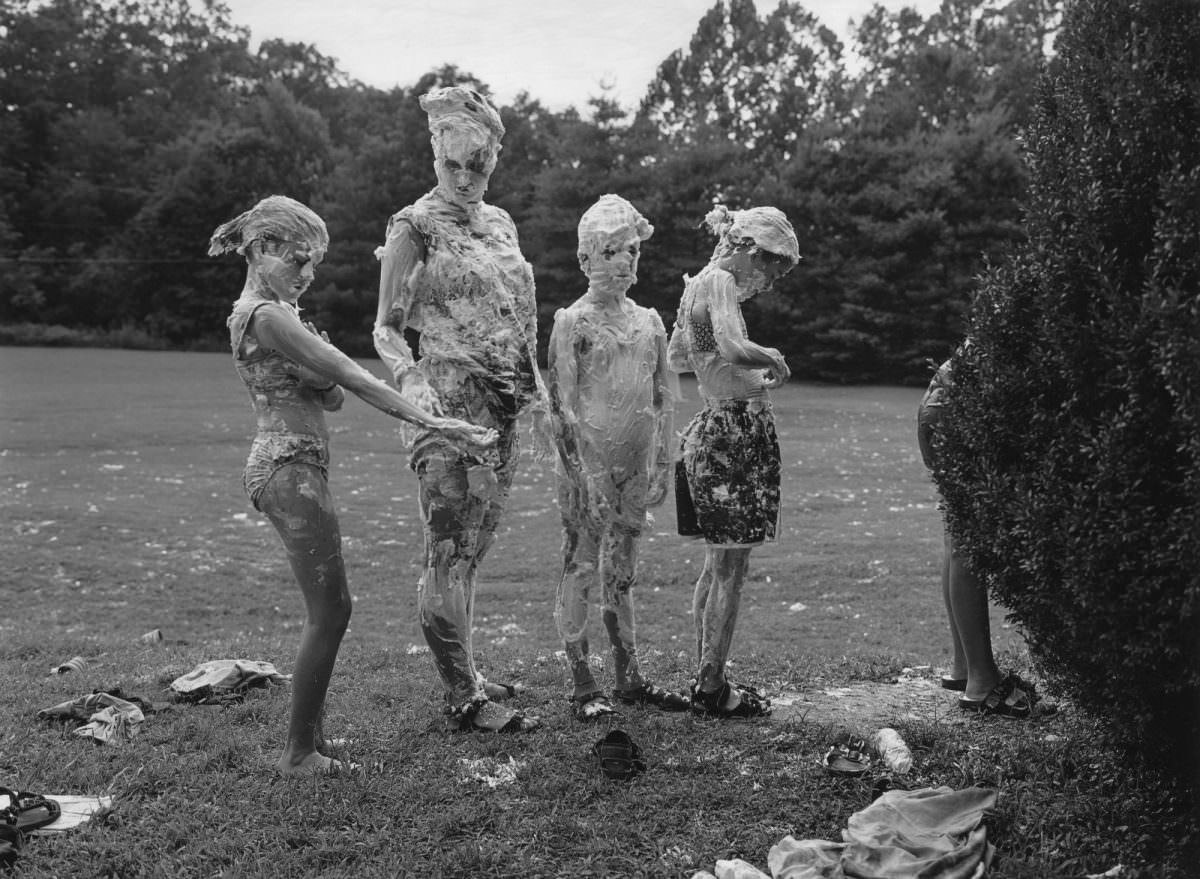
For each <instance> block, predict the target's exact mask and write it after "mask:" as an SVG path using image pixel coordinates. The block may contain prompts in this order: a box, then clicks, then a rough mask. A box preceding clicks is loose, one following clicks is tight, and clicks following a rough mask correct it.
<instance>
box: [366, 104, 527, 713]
mask: <svg viewBox="0 0 1200 879" xmlns="http://www.w3.org/2000/svg"><path fill="white" fill-rule="evenodd" d="M421 107H422V108H423V109H424V110H425V111H426V113H428V115H429V130H430V133H431V135H432V137H431V139H432V143H433V153H434V172H435V174H436V175H437V186H436V187H435V188H434V189H433V190H431V191H430V192H429V193H427V194H426V195H425V196H423V197H422V198H421V199H419V200H418V201H417V202H416V203H414V204H412V205H409V206H408V207H406V208H404V209H403V210H401V211H399V212H397V213H396V214H394V215H393V216H392V217H391V219H389V220H388V225H387V240H386V242H385V244H384V245H383V246H382V247H380V248H379V249H378V250H377V251H376V256H377V257H378V258H379V260H380V264H381V266H380V278H379V307H378V310H377V312H376V317H375V330H374V334H373V336H374V342H375V349H376V350H377V351H378V352H379V356H380V357H382V358H383V360H384V362H385V363H386V364H387V365H388V368H389V369H390V370H391V373H392V377H393V378H394V380H395V382H396V387H397V388H398V389H399V390H400V392H401V393H402V394H403V395H404V396H405V397H406V398H407V399H409V400H412V401H413V402H414V403H418V404H419V405H422V406H428V407H429V408H430V409H431V410H432V411H434V412H446V413H450V414H453V415H455V416H456V417H459V418H462V419H464V420H465V421H469V422H471V423H472V424H478V425H480V426H483V427H488V428H492V429H494V430H496V431H497V432H498V433H499V435H500V441H499V443H498V445H497V452H498V454H497V455H496V456H494V457H493V458H490V459H482V458H480V457H478V456H475V455H471V454H469V453H465V452H464V450H463V449H461V448H460V447H457V446H454V445H452V444H448V443H445V442H444V441H443V440H442V438H441V437H439V436H438V435H436V434H432V433H429V432H428V431H420V430H418V431H415V432H411V433H410V435H409V436H408V437H407V440H408V441H409V444H410V450H411V455H410V459H409V464H410V466H411V467H412V469H413V470H415V471H416V473H417V477H418V479H419V480H420V483H421V497H420V513H421V517H422V520H423V522H424V526H425V561H424V570H423V571H422V574H421V578H420V580H419V581H418V584H417V603H418V612H419V614H420V623H421V630H422V632H423V633H424V635H425V640H426V643H427V644H428V645H429V649H430V651H431V653H432V654H433V659H434V664H435V665H436V667H437V670H438V673H439V675H440V676H441V678H442V684H443V687H444V696H445V706H444V710H445V713H446V715H447V717H448V719H449V724H450V726H451V728H453V729H458V730H471V729H480V730H491V731H521V730H529V729H532V728H533V727H535V726H536V725H537V721H536V720H535V719H534V718H532V717H526V716H525V715H523V714H521V713H519V712H517V711H514V710H512V709H511V708H509V707H507V706H501V705H499V704H497V702H496V701H494V700H499V699H503V698H506V697H508V696H510V695H514V694H515V688H514V687H512V686H511V685H505V684H499V683H494V682H489V681H487V680H485V679H484V677H483V675H482V674H480V673H479V672H478V671H477V670H476V667H475V657H474V654H473V648H472V628H473V625H474V623H473V615H474V607H475V584H476V575H477V571H478V567H479V564H480V562H481V561H482V560H483V557H484V555H485V554H486V553H487V551H488V548H489V547H490V546H491V545H492V542H493V541H494V540H495V536H496V527H497V524H498V523H499V521H500V516H501V513H502V512H503V509H504V504H505V501H506V500H507V499H508V494H509V490H510V488H511V486H512V479H513V466H514V465H515V463H516V458H517V451H518V448H517V430H516V427H517V419H518V417H519V416H520V415H521V414H523V413H526V412H528V413H530V414H532V415H533V421H534V430H535V433H534V437H535V442H538V443H539V444H540V446H541V451H542V452H543V453H544V452H545V451H547V450H548V449H549V439H548V431H547V428H546V423H545V415H546V392H545V389H544V387H543V385H542V378H541V373H540V372H539V371H538V368H537V361H536V356H537V307H536V304H535V302H534V288H533V269H532V267H531V266H530V265H529V263H528V262H526V261H525V258H524V256H522V254H521V249H520V246H519V243H518V240H517V229H516V226H514V225H513V221H512V218H511V217H509V215H508V214H507V213H506V212H505V211H503V210H501V209H500V208H497V207H493V206H492V205H489V204H487V203H485V202H484V200H483V196H484V193H485V192H486V191H487V185H488V180H489V179H490V177H491V174H492V171H493V170H495V167H496V159H497V156H498V155H499V152H500V138H501V137H502V136H503V134H504V125H503V124H502V123H501V121H500V115H499V113H497V112H496V110H495V108H494V107H493V106H492V105H491V104H490V103H489V102H488V101H487V99H486V98H484V97H483V96H482V95H480V94H479V93H478V92H476V91H474V90H472V89H468V88H463V87H461V86H455V87H451V88H444V89H439V90H437V91H434V92H430V93H429V94H427V95H424V96H422V97H421ZM406 333H407V334H408V337H407V338H406ZM410 338H411V339H412V344H411V345H410Z"/></svg>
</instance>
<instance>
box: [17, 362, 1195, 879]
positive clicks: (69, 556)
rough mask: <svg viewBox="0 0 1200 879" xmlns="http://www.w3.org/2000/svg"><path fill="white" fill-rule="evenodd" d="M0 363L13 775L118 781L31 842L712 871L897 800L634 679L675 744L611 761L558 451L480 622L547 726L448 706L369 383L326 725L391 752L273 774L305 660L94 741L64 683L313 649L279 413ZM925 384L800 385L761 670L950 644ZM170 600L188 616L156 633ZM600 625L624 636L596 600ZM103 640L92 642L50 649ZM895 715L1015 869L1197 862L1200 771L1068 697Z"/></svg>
mask: <svg viewBox="0 0 1200 879" xmlns="http://www.w3.org/2000/svg"><path fill="white" fill-rule="evenodd" d="M367 365H368V367H369V368H372V369H373V370H374V371H376V372H377V373H381V369H380V364H378V363H377V362H368V364H367ZM685 391H686V392H687V396H688V400H687V402H686V403H685V404H684V411H683V412H682V413H681V416H680V419H679V425H678V426H680V427H682V425H683V423H685V422H686V419H687V418H688V417H690V415H691V413H692V412H693V411H694V410H695V407H696V405H697V400H696V393H695V385H694V384H693V383H685ZM0 394H2V402H3V420H2V421H0V497H2V498H3V505H2V506H0V558H2V559H3V567H2V569H0V661H2V662H3V666H2V668H3V672H4V681H5V684H6V686H5V687H3V688H2V689H0V784H3V785H7V786H9V787H20V788H23V789H28V790H37V791H43V792H47V793H57V794H67V793H72V794H89V795H97V794H102V793H103V794H111V795H113V796H114V797H115V799H116V806H117V808H116V810H115V811H114V812H113V813H112V814H111V815H109V816H108V817H107V818H106V819H105V820H103V821H99V822H95V823H93V824H91V825H88V826H85V827H84V828H80V829H78V830H76V831H72V832H70V833H68V834H62V835H57V836H54V837H39V838H37V839H36V840H35V841H34V842H32V843H31V845H30V846H29V847H28V849H27V850H26V853H25V854H24V855H23V857H22V858H21V860H20V862H19V864H20V869H19V870H18V875H22V874H23V875H29V876H64V877H66V876H70V877H74V876H118V877H134V876H161V875H174V876H179V877H184V876H215V875H223V876H279V877H284V876H304V875H309V874H312V873H316V872H318V871H320V872H321V873H322V875H330V876H340V875H344V876H355V877H374V876H380V877H383V876H422V877H436V876H513V877H518V876H519V877H550V876H622V877H624V876H647V877H689V876H691V875H692V873H693V872H695V871H696V870H698V869H707V870H712V869H713V867H714V863H715V861H716V860H717V859H725V858H732V857H740V858H743V859H745V860H747V861H750V862H751V863H754V864H755V865H757V866H758V867H759V868H760V869H764V870H765V869H766V856H767V852H768V850H769V849H770V847H771V845H772V844H774V843H775V842H777V841H778V840H779V839H781V838H782V837H783V836H785V835H788V834H791V835H793V836H795V837H796V838H798V839H801V838H821V839H833V840H838V839H840V834H841V830H842V829H843V828H844V827H845V825H846V820H847V819H848V817H849V816H850V814H851V813H853V812H855V811H857V810H858V809H861V808H863V807H864V806H866V805H867V804H868V803H869V802H870V800H871V784H872V780H873V779H872V778H871V777H867V778H866V779H849V780H848V779H837V778H833V777H830V776H827V775H825V774H824V773H823V772H822V771H821V769H820V768H819V767H818V766H817V762H816V761H817V758H818V757H819V756H820V754H821V752H822V751H823V750H824V747H825V745H826V743H827V741H828V739H829V738H830V736H831V735H832V734H833V733H834V732H836V725H831V724H826V723H812V722H801V721H794V720H789V721H786V722H780V721H778V720H771V721H764V722H754V723H731V724H717V723H711V722H702V721H694V720H693V719H692V718H691V717H687V716H676V715H661V714H657V713H653V712H643V711H638V710H630V711H627V712H626V714H625V716H624V717H623V718H622V719H621V721H620V725H621V726H622V728H624V729H626V730H628V731H629V732H630V734H631V735H632V736H633V738H634V739H635V740H636V741H638V742H639V744H641V745H642V747H643V749H644V751H645V752H646V758H647V761H648V763H649V764H650V770H649V771H648V772H647V773H646V774H645V775H644V776H641V777H640V778H638V779H636V780H635V781H633V782H630V783H624V784H623V783H617V782H611V781H607V780H605V779H603V778H602V777H600V775H599V773H598V772H597V771H596V770H595V768H594V766H593V765H592V762H591V758H590V754H589V749H590V747H591V745H592V743H593V742H595V741H596V739H597V738H598V737H599V736H600V734H601V733H602V732H603V730H602V729H598V728H597V727H589V726H584V725H582V724H579V723H577V722H576V721H574V720H573V719H572V718H571V716H570V713H569V710H568V705H567V702H566V695H567V692H568V685H567V674H566V670H565V668H564V665H563V662H562V659H561V657H560V655H559V652H560V645H559V644H558V641H557V635H556V632H555V627H554V620H553V608H552V605H553V597H554V591H555V585H556V581H557V574H558V568H559V528H558V515H557V509H556V507H555V502H554V492H553V471H552V468H551V467H550V466H549V465H548V464H542V463H539V462H535V461H533V460H531V459H529V458H524V459H523V460H522V463H521V467H520V469H519V472H518V474H517V479H516V483H515V486H514V490H513V495H512V500H511V503H510V506H509V510H508V512H507V515H506V518H505V520H504V522H503V523H502V527H501V532H500V535H499V539H498V540H497V543H496V545H495V546H494V547H493V549H492V551H491V553H490V555H489V557H488V559H487V561H486V563H485V567H484V569H483V573H482V577H481V584H480V592H479V598H478V603H477V627H476V632H477V636H476V644H477V648H478V649H479V651H480V659H481V665H482V668H483V669H484V671H485V672H486V673H487V674H488V676H489V677H491V678H493V679H495V680H514V679H515V680H520V681H521V682H523V683H524V684H526V685H527V687H528V690H527V691H526V693H525V694H523V695H522V697H521V700H520V701H521V704H522V706H523V707H525V708H527V709H529V710H531V711H532V712H533V713H536V714H539V715H540V716H541V717H542V718H543V720H544V722H545V725H544V727H543V728H542V729H541V730H539V731H537V732H535V733H532V734H529V735H527V736H521V737H502V736H501V737H498V736H491V737H489V736H484V735H450V734H448V733H446V732H444V731H443V728H442V725H441V718H440V716H439V714H438V710H439V707H440V688H439V685H438V683H437V681H436V677H435V674H434V671H433V667H432V662H431V661H430V658H429V656H428V655H427V654H426V653H425V652H424V650H423V640H422V638H421V635H420V632H419V630H418V627H417V625H416V622H415V617H416V614H415V610H416V595H415V583H416V579H417V576H418V573H419V565H420V558H421V541H420V529H419V524H418V517H417V512H416V503H415V488H416V479H415V477H414V476H413V474H412V473H411V471H409V470H408V469H407V466H406V463H405V457H404V455H403V454H401V453H399V452H398V451H397V448H398V442H397V439H396V431H395V428H394V427H393V423H392V422H391V421H390V420H389V419H387V418H386V417H384V416H383V415H381V414H380V413H378V412H376V411H375V410H374V409H371V408H370V407H369V406H367V405H366V404H364V403H362V402H361V401H359V400H357V399H353V398H352V399H350V400H349V401H348V402H347V404H346V407H345V409H344V411H343V412H341V413H337V414H334V415H333V416H331V426H332V429H333V455H334V464H333V467H332V470H331V474H330V476H331V483H332V487H333V492H334V496H335V498H336V499H337V501H338V504H339V508H340V510H341V524H342V532H343V535H344V547H343V548H344V553H345V556H346V560H347V568H348V572H349V576H350V583H351V590H352V592H353V594H354V597H355V610H354V618H353V620H352V622H351V630H350V633H349V635H348V637H347V640H346V642H345V644H344V646H343V648H342V652H341V656H340V659H339V664H338V667H337V669H336V671H335V673H334V680H333V685H332V689H331V692H330V698H329V704H328V714H327V718H326V728H327V732H328V733H329V734H330V735H336V736H345V737H348V738H349V739H351V740H352V744H351V745H350V746H349V747H348V751H347V756H349V757H350V758H351V759H353V760H355V761H356V762H359V763H361V764H363V766H364V767H365V768H366V772H364V773H362V774H360V775H353V776H347V777H339V778H333V779H323V780H305V781H284V780H282V779H279V778H277V777H274V776H273V774H272V773H271V771H270V770H269V767H270V765H271V764H272V763H273V761H274V759H275V757H276V756H277V753H278V750H279V748H280V746H281V744H282V736H283V729H284V720H285V713H286V709H287V703H288V698H289V695H288V691H287V688H286V687H280V688H276V689H274V690H270V691H262V692H255V693H253V694H252V695H251V696H250V697H249V698H248V699H247V700H246V701H245V702H244V703H242V704H240V705H235V706H232V707H228V708H213V707H184V706H176V707H174V708H172V709H171V710H169V711H167V712H164V713H161V714H158V715H154V716H151V717H150V718H148V719H147V721H146V723H145V724H144V725H143V728H142V733H141V735H140V736H139V737H137V738H136V739H135V740H134V741H133V742H131V743H129V744H126V745H122V746H119V747H113V746H93V745H90V744H88V743H87V742H85V741H84V740H82V739H79V738H76V737H73V736H72V735H71V734H70V730H69V729H67V730H64V729H63V728H61V727H58V726H55V725H51V724H49V723H46V722H43V721H39V720H37V719H35V714H36V712H37V711H38V709H40V708H45V707H49V706H51V705H54V704H56V703H58V702H62V701H65V700H67V699H70V698H74V697H75V696H79V695H83V694H86V693H88V692H91V690H92V689H94V688H108V687H112V686H118V685H119V686H120V687H122V688H123V689H124V691H125V692H127V693H133V694H137V695H139V696H142V697H143V698H146V699H148V700H152V701H162V700H164V699H165V694H164V688H165V687H166V685H167V684H168V683H169V682H170V681H171V680H172V679H174V678H175V677H176V676H178V675H180V674H183V673H185V672H187V671H189V670H190V669H191V668H193V667H194V666H195V665H196V664H198V663H199V662H202V661H205V660H208V659H219V658H234V657H245V658H251V659H263V660H268V661H270V662H273V663H275V665H276V666H277V667H278V668H279V669H280V671H282V672H285V673H287V672H289V671H290V667H291V657H292V653H293V651H294V648H295V642H296V639H297V634H298V630H299V625H300V622H301V602H300V597H299V593H298V590H297V589H296V587H295V586H294V584H293V582H292V580H291V576H290V573H289V572H288V570H287V568H286V565H285V562H284V558H283V552H282V549H281V547H280V546H279V544H278V539H277V537H276V535H275V533H274V531H273V530H272V529H271V528H270V526H269V525H268V524H267V523H266V521H265V519H264V518H263V517H261V516H260V515H259V514H257V513H255V512H254V510H253V509H252V508H251V507H250V506H249V503H248V502H247V500H246V499H245V496H244V495H243V493H242V489H241V467H242V463H243V461H244V459H245V455H246V451H247V449H248V446H249V437H250V435H251V433H252V427H253V422H252V415H251V412H250V409H249V404H248V402H247V400H246V396H245V391H244V389H243V388H242V387H241V385H240V382H239V380H238V378H237V376H236V374H235V372H234V370H233V367H232V364H231V363H230V360H229V358H228V357H225V356H222V355H214V354H183V353H158V352H129V351H112V350H87V349H49V348H15V347H12V348H0ZM919 396H920V391H919V390H917V389H912V388H882V387H868V388H850V389H847V388H832V387H818V386H809V385H792V386H789V387H788V388H787V389H785V390H784V391H783V392H781V393H778V394H776V395H775V398H774V399H775V406H776V413H777V419H778V424H779V432H780V440H781V444H782V447H783V460H784V485H783V496H784V512H783V522H784V525H783V531H782V534H781V536H780V539H779V540H778V541H777V542H776V543H774V544H772V545H770V546H767V547H763V548H761V549H759V550H756V551H755V553H754V556H753V558H752V561H751V577H750V582H749V583H748V584H747V589H746V593H745V597H744V600H743V609H742V614H741V617H740V619H739V624H738V635H737V638H736V640H735V644H734V651H733V653H734V655H733V669H734V674H735V675H736V676H737V677H739V678H740V679H743V680H746V681H752V682H757V683H759V684H761V685H763V686H764V687H765V688H766V690H767V691H768V692H779V691H783V690H800V691H803V690H804V689H805V688H811V687H815V686H828V685H830V684H837V685H841V684H846V683H849V682H852V681H854V680H889V679H891V678H894V677H895V676H896V675H897V674H898V673H899V672H900V670H901V669H902V668H904V667H906V666H931V667H932V668H933V669H934V670H936V669H937V668H939V667H942V666H943V665H944V664H945V663H946V661H947V658H948V657H947V648H946V642H947V638H946V630H945V622H944V615H943V614H944V612H943V610H942V606H941V597H940V594H939V588H940V587H939V582H938V572H939V566H940V555H941V528H940V521H939V517H938V512H937V507H936V497H935V494H934V491H933V486H932V484H931V483H930V481H929V479H928V477H927V475H926V473H925V471H924V469H923V467H922V465H921V462H920V458H919V456H918V454H917V450H916V444H915V438H914V417H915V409H916V405H917V401H918V399H919ZM671 504H672V500H670V499H668V503H667V505H665V506H664V507H662V508H660V509H659V510H657V511H655V520H654V523H653V525H652V526H651V527H650V528H649V529H648V531H647V533H646V535H645V537H644V538H643V544H642V566H641V580H640V583H639V586H638V588H637V593H636V594H637V601H638V605H637V608H638V627H639V642H640V644H641V646H642V652H643V656H644V660H643V665H644V669H645V670H646V671H647V672H648V673H649V674H650V676H652V677H653V678H654V679H655V680H656V681H658V682H659V683H662V684H664V685H668V686H672V687H679V688H682V687H684V686H685V685H686V681H687V679H688V677H689V676H690V673H691V655H690V650H691V645H692V644H693V643H694V642H693V638H692V623H691V619H690V603H691V588H692V584H693V582H694V580H695V576H696V573H697V572H698V570H699V564H700V562H701V559H702V554H703V548H702V546H701V545H699V544H697V543H693V542H689V541H684V540H682V539H680V538H678V537H676V536H675V535H674V526H675V517H674V511H673V508H672V506H671ZM154 628H159V629H161V630H162V631H163V633H164V635H165V641H163V642H162V643H161V644H158V645H156V646H152V645H147V644H144V643H142V642H140V641H139V640H138V636H139V635H141V634H142V633H143V632H146V631H148V630H150V629H154ZM592 631H593V638H592V640H593V644H594V645H595V646H596V648H597V658H604V656H605V653H606V651H604V650H602V649H599V648H600V646H601V644H602V642H603V637H602V632H601V626H600V622H599V613H598V612H593V624H592ZM993 637H994V642H995V649H996V651H997V653H998V655H999V656H1000V657H1001V658H1002V662H1003V664H1007V665H1013V666H1017V667H1020V668H1022V669H1027V668H1028V664H1029V660H1028V657H1027V655H1026V653H1025V650H1024V645H1023V642H1022V640H1021V638H1020V635H1019V632H1018V631H1017V630H1016V629H1015V628H1013V627H1011V626H1009V625H1007V624H1006V623H1005V620H1004V616H1003V612H1002V611H1001V610H999V609H997V610H996V612H995V615H994V619H993ZM77 654H78V655H82V656H84V657H85V658H87V660H88V666H87V668H86V669H85V670H84V671H83V672H81V673H78V674H68V675H63V676H55V677H51V676H48V675H47V672H48V670H49V669H50V667H51V666H53V665H56V664H57V663H59V662H61V661H63V660H65V659H68V658H70V657H71V656H74V655H77ZM931 673H932V672H931ZM599 679H600V680H601V681H602V682H610V681H611V669H610V668H609V669H606V670H605V671H604V672H602V673H601V674H600V675H599ZM948 698H949V697H948ZM897 727H898V728H899V729H900V730H901V732H902V733H903V734H904V735H905V738H906V739H907V740H908V741H909V744H910V745H911V746H913V748H914V750H915V752H916V767H915V769H914V772H913V774H912V775H910V776H909V778H908V779H907V780H906V784H907V785H908V786H910V787H925V786H939V785H948V786H950V787H955V788H959V787H963V786H966V785H970V784H976V783H980V784H990V785H995V786H996V787H997V788H998V792H999V796H998V802H997V806H996V809H995V811H994V813H993V814H991V815H990V816H989V818H988V821H987V826H988V831H989V839H990V840H991V841H992V842H993V843H994V844H995V845H996V847H997V853H998V856H999V861H998V863H997V864H996V865H995V866H994V869H993V871H992V872H991V873H990V874H989V875H993V876H1001V877H1039V879H1040V877H1044V876H1051V875H1054V876H1079V877H1082V876H1084V875H1086V874H1088V873H1100V872H1104V871H1106V870H1109V869H1111V868H1113V867H1115V866H1116V865H1118V864H1122V865H1124V872H1122V873H1121V876H1123V877H1130V876H1145V877H1150V876H1153V877H1182V876H1188V875H1195V874H1194V873H1190V872H1189V871H1188V869H1185V865H1186V864H1188V863H1189V861H1188V857H1189V854H1188V850H1189V846H1194V845H1195V844H1196V841H1197V830H1196V828H1195V825H1194V823H1192V822H1191V821H1190V820H1189V819H1188V817H1187V816H1186V812H1185V810H1184V804H1183V803H1182V802H1181V801H1180V800H1179V799H1178V798H1177V797H1176V796H1175V795H1173V794H1172V793H1170V792H1169V791H1167V790H1165V789H1164V788H1163V787H1162V786H1161V785H1155V784H1153V783H1152V782H1151V780H1150V779H1148V778H1146V777H1143V776H1141V775H1139V774H1138V773H1137V771H1136V770H1133V769H1129V768H1127V762H1126V761H1124V760H1123V759H1122V758H1121V757H1120V756H1119V755H1118V754H1116V753H1115V752H1113V751H1111V750H1109V749H1108V748H1107V746H1106V744H1105V742H1104V740H1103V737H1102V736H1101V735H1100V734H1099V733H1098V731H1097V729H1096V727H1095V724H1094V723H1093V722H1092V721H1091V720H1090V719H1089V718H1087V717H1085V716H1082V715H1080V714H1078V713H1077V712H1075V711H1074V710H1072V709H1071V708H1070V707H1069V706H1067V707H1066V708H1065V709H1064V711H1063V712H1061V714H1060V715H1059V716H1058V717H1055V718H1050V719H1043V720H1039V721H1037V722H1034V723H1025V724H1022V723H1015V722H1006V721H999V720H997V721H991V720H986V721H981V722H978V723H971V724H968V725H966V726H960V725H939V724H923V725H915V724H908V725H905V724H903V723H899V722H898V723H897ZM858 731H859V732H860V733H862V734H868V733H869V732H870V730H858ZM481 779H482V780H481ZM1191 851H1192V853H1194V848H1193V849H1191Z"/></svg>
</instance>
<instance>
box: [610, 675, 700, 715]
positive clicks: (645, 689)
mask: <svg viewBox="0 0 1200 879" xmlns="http://www.w3.org/2000/svg"><path fill="white" fill-rule="evenodd" d="M613 696H614V697H616V700H617V701H618V702H624V703H625V704H626V705H653V706H654V707H655V708H661V709H662V710H663V711H687V710H688V709H689V708H691V707H692V700H691V699H689V698H688V697H687V696H685V695H683V693H672V692H671V691H670V690H664V689H663V688H662V687H656V686H655V685H654V684H652V683H650V682H649V681H645V682H643V683H642V684H641V686H638V687H634V688H633V689H632V690H613Z"/></svg>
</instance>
